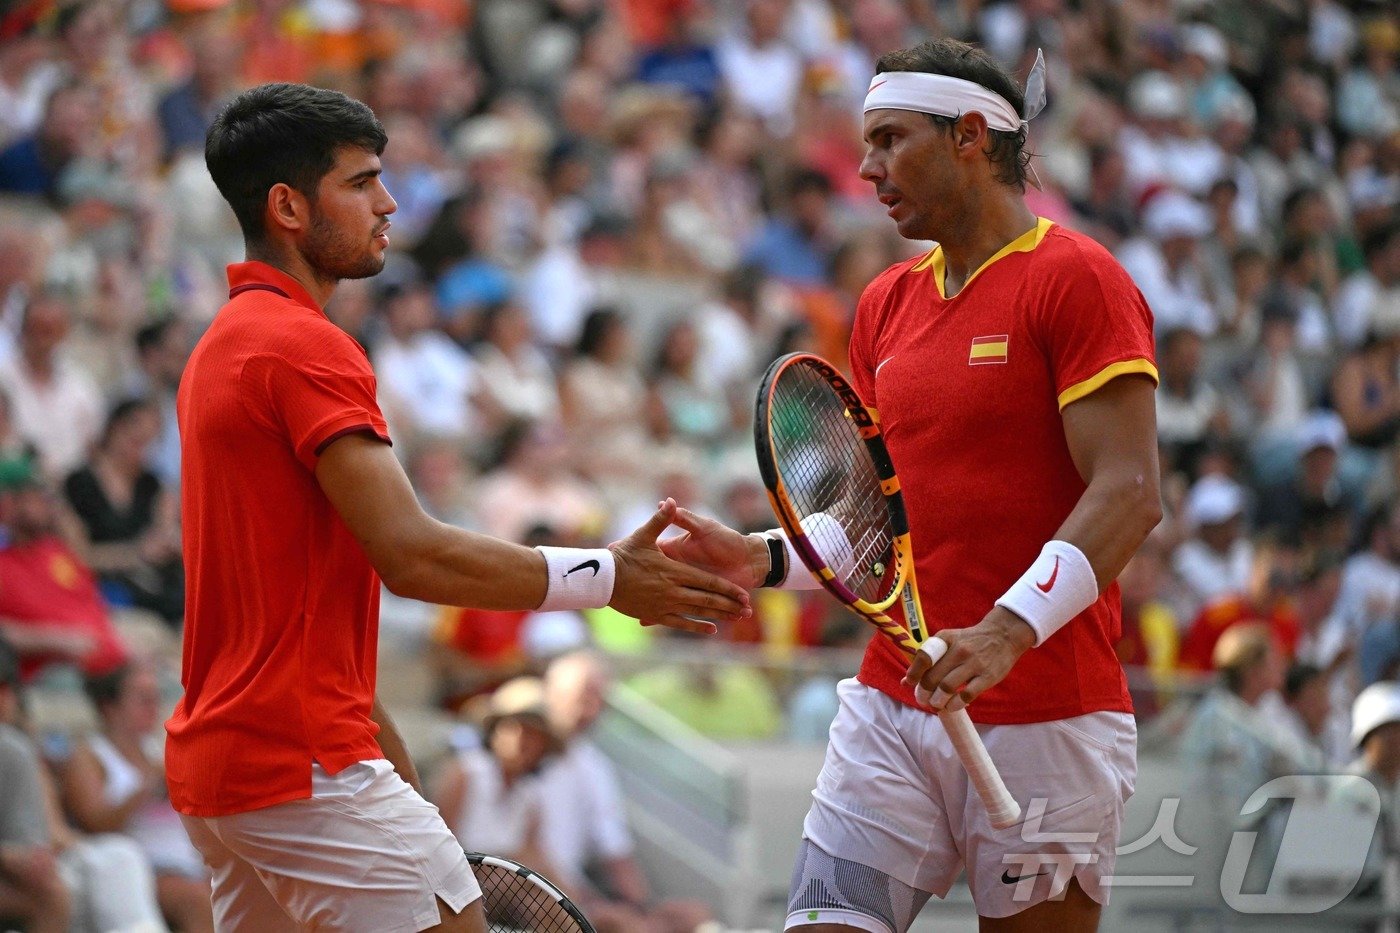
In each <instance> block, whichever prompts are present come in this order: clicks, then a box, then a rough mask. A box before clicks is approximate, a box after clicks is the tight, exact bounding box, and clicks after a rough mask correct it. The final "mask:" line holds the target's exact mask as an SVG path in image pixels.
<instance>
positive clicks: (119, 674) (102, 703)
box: [83, 663, 136, 713]
mask: <svg viewBox="0 0 1400 933" xmlns="http://www.w3.org/2000/svg"><path fill="white" fill-rule="evenodd" d="M135 669H136V668H135V667H134V666H133V665H132V664H129V663H127V664H119V665H117V666H116V667H114V668H112V669H111V670H110V671H104V672H102V673H101V674H89V675H88V676H86V677H84V678H83V692H84V693H86V694H87V697H88V700H89V701H90V702H91V703H92V705H93V708H94V709H96V710H97V711H98V712H99V713H100V712H102V711H103V710H104V709H106V708H107V707H109V706H111V705H112V704H113V703H115V702H117V701H118V700H119V699H121V695H122V688H123V687H125V686H126V679H127V678H128V677H130V676H131V673H132V671H134V670H135Z"/></svg>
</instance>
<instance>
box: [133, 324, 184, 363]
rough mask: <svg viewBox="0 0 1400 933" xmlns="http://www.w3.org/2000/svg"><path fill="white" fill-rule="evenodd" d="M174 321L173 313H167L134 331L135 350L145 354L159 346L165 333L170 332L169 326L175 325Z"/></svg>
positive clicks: (163, 339)
mask: <svg viewBox="0 0 1400 933" xmlns="http://www.w3.org/2000/svg"><path fill="white" fill-rule="evenodd" d="M175 322H176V318H175V315H173V314H167V315H165V316H163V317H159V318H157V319H155V320H154V321H152V322H151V323H149V324H146V325H144V326H143V327H141V329H140V330H138V331H137V332H136V352H137V353H139V354H145V353H146V352H147V351H149V350H154V349H156V348H157V347H159V346H160V345H161V343H163V342H164V341H165V335H166V334H167V333H169V332H170V328H172V327H174V326H175Z"/></svg>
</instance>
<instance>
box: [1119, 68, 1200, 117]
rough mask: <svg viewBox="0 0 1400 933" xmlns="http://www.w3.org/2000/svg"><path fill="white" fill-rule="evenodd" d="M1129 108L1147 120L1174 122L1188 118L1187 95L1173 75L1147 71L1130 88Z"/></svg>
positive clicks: (1135, 79)
mask: <svg viewBox="0 0 1400 933" xmlns="http://www.w3.org/2000/svg"><path fill="white" fill-rule="evenodd" d="M1128 107H1129V109H1130V110H1132V112H1133V114H1134V115H1135V116H1137V117H1141V118H1143V119H1147V120H1154V119H1155V120H1174V119H1177V118H1179V117H1184V116H1186V93H1185V92H1184V91H1183V90H1182V89H1181V85H1180V84H1178V83H1177V81H1176V79H1175V78H1173V77H1172V76H1171V75H1168V74H1164V73H1163V72H1160V71H1145V72H1143V73H1142V74H1140V75H1138V76H1137V77H1136V78H1134V79H1133V81H1132V83H1131V84H1130V85H1129V86H1128Z"/></svg>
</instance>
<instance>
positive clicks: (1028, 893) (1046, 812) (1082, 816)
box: [787, 679, 1137, 933]
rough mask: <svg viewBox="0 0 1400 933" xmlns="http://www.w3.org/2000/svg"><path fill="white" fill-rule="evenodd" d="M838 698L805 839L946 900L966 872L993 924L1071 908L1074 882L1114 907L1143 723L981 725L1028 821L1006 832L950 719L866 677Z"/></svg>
mask: <svg viewBox="0 0 1400 933" xmlns="http://www.w3.org/2000/svg"><path fill="white" fill-rule="evenodd" d="M837 692H838V695H839V698H840V704H841V705H840V711H839V712H838V713H837V715H836V720H835V722H833V723H832V726H831V741H830V744H829V746H828V747H827V753H826V762H825V764H823V766H822V771H821V775H820V777H818V778H817V787H816V790H814V791H813V792H812V798H813V803H812V809H811V810H810V811H809V812H808V814H807V819H806V822H805V823H804V825H803V838H805V839H808V840H810V841H811V842H812V843H813V844H814V845H816V846H818V847H819V848H820V849H822V850H824V851H825V852H827V853H829V854H831V855H833V856H836V857H838V858H840V859H844V860H847V861H850V862H856V863H859V864H861V865H865V866H868V867H870V868H873V869H875V870H876V871H879V872H883V873H884V874H887V875H889V876H890V877H892V878H894V879H896V880H898V881H900V882H902V883H903V884H905V885H908V886H909V887H911V888H915V889H918V890H920V891H927V892H930V893H931V894H933V895H935V896H937V897H943V896H945V895H946V894H947V893H948V889H949V888H950V887H951V886H952V884H953V882H954V881H955V880H957V877H958V874H959V873H960V872H961V871H962V870H963V868H964V867H966V869H967V879H968V886H969V887H970V888H971V890H972V897H973V901H974V902H975V904H976V905H977V912H978V913H979V914H980V915H982V916H984V917H994V918H995V917H1009V916H1011V915H1013V914H1016V913H1019V912H1020V911H1022V910H1025V909H1026V908H1028V907H1032V906H1034V905H1036V904H1038V903H1040V902H1042V901H1045V900H1049V899H1051V898H1056V897H1061V896H1063V894H1064V891H1065V888H1066V887H1067V886H1068V885H1069V881H1070V879H1071V878H1076V879H1078V881H1079V884H1080V886H1081V887H1082V888H1083V889H1084V891H1085V892H1086V893H1087V894H1088V895H1089V896H1090V897H1092V898H1093V899H1094V900H1096V901H1098V902H1099V903H1101V904H1106V903H1108V887H1109V886H1108V885H1107V884H1103V883H1102V879H1103V878H1104V877H1106V876H1109V875H1112V874H1113V869H1114V862H1115V850H1116V847H1117V845H1118V832H1119V828H1120V825H1121V823H1122V817H1123V807H1124V804H1125V803H1126V802H1127V800H1128V798H1129V797H1130V796H1132V793H1133V786H1134V782H1135V781H1136V779H1137V727H1136V724H1135V723H1134V721H1133V717H1132V716H1131V715H1130V714H1128V713H1116V712H1099V713H1089V714H1088V715H1084V716H1076V717H1074V718H1072V719H1060V720H1053V721H1050V722H1039V723H1029V724H1025V725H1005V726H981V725H979V726H978V727H977V731H978V732H979V733H980V734H981V736H982V741H983V743H984V744H986V746H987V752H988V754H990V755H991V758H992V761H994V762H995V763H996V765H997V769H998V770H999V771H1000V772H1001V776H1002V779H1003V780H1004V781H1005V782H1006V787H1007V789H1008V790H1009V791H1010V792H1011V795H1012V796H1013V797H1015V798H1016V801H1017V802H1018V803H1020V804H1021V807H1022V813H1023V816H1022V820H1021V822H1020V823H1018V824H1017V825H1015V826H1012V827H1010V828H1008V829H1004V830H998V829H993V828H992V825H991V822H990V821H989V819H988V817H987V811H986V808H985V807H984V806H983V805H982V800H981V798H980V797H978V796H977V792H976V791H975V790H974V789H973V788H972V787H971V785H970V783H969V781H968V778H967V772H966V770H964V768H963V766H962V762H961V761H960V760H959V759H958V756H957V753H956V752H955V751H954V750H953V746H952V743H951V742H950V741H949V739H948V734H947V732H945V731H944V729H943V725H942V722H941V721H940V720H939V719H938V717H937V716H934V715H931V714H929V713H926V712H922V711H920V710H917V709H911V708H910V707H907V706H905V705H903V704H902V703H897V702H896V701H894V700H893V699H891V698H890V697H888V696H886V695H885V694H883V693H881V692H880V691H878V690H875V689H873V688H871V687H867V686H865V685H864V684H862V683H860V682H858V681H856V680H854V679H851V680H844V681H842V682H841V683H840V685H839V686H838V689H837ZM833 906H836V905H833ZM814 922H827V921H825V920H824V919H821V918H819V917H817V916H812V915H811V914H810V913H809V912H801V913H798V912H794V914H793V915H792V916H790V917H789V918H788V923H787V927H788V928H789V929H791V928H795V927H800V926H803V925H806V924H810V923H814ZM896 933H898V931H896Z"/></svg>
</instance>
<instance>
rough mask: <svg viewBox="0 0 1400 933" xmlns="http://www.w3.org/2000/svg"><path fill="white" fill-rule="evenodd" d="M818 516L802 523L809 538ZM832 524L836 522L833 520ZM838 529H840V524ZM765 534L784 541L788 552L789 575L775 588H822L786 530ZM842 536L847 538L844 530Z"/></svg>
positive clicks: (847, 546)
mask: <svg viewBox="0 0 1400 933" xmlns="http://www.w3.org/2000/svg"><path fill="white" fill-rule="evenodd" d="M817 518H818V516H815V515H813V516H810V517H809V518H807V520H806V521H804V522H803V523H802V525H803V528H804V529H806V531H807V532H808V535H809V538H810V535H811V532H812V527H811V526H812V524H813V521H814V519H817ZM821 518H826V516H824V515H823V516H821ZM827 521H830V519H827ZM832 524H835V523H834V522H833V523H832ZM837 530H838V531H839V530H840V528H839V526H838V528H837ZM764 534H768V535H772V536H774V537H776V538H777V539H778V540H779V541H782V542H783V550H784V551H785V552H786V553H787V576H786V577H784V578H783V579H782V580H781V581H779V582H778V583H777V584H775V585H774V587H773V589H775V590H819V589H821V588H822V585H821V582H820V581H819V580H817V576H816V574H814V573H812V572H811V571H810V570H808V569H807V564H806V563H804V562H803V560H802V557H801V555H799V554H798V553H797V547H796V546H795V545H794V544H793V543H792V540H791V539H790V538H789V537H788V536H787V532H786V531H784V530H783V529H781V528H774V529H773V530H772V531H767V532H764ZM841 537H842V538H843V539H844V538H845V533H844V532H842V534H841ZM846 549H847V551H849V550H850V544H849V542H848V543H847V544H846Z"/></svg>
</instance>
